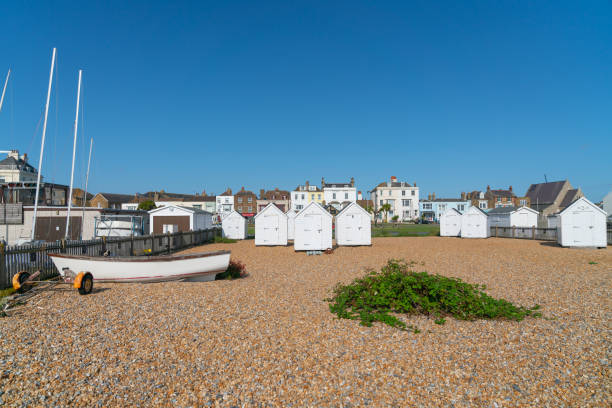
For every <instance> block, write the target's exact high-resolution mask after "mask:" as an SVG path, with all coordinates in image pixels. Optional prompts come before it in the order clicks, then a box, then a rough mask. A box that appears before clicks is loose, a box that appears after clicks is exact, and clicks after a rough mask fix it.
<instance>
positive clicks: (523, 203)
mask: <svg viewBox="0 0 612 408" xmlns="http://www.w3.org/2000/svg"><path fill="white" fill-rule="evenodd" d="M519 203H520V204H521V206H525V205H527V200H520V201H519Z"/></svg>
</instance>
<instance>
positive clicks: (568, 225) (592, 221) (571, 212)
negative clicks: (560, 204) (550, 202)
mask: <svg viewBox="0 0 612 408" xmlns="http://www.w3.org/2000/svg"><path fill="white" fill-rule="evenodd" d="M557 241H558V242H559V244H560V245H561V246H564V247H597V248H604V247H606V246H607V245H608V241H607V236H606V212H605V211H604V210H602V209H601V208H599V207H598V206H596V205H595V204H593V203H592V202H590V201H589V200H587V199H586V198H585V197H581V198H579V199H577V200H576V201H574V202H573V203H572V204H570V205H569V206H568V207H567V208H565V209H564V210H563V211H561V212H560V213H559V215H558V226H557Z"/></svg>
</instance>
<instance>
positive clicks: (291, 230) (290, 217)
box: [285, 210, 297, 240]
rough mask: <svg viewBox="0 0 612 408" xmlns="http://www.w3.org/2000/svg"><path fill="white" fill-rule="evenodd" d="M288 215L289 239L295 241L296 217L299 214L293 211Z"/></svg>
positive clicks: (288, 212)
mask: <svg viewBox="0 0 612 408" xmlns="http://www.w3.org/2000/svg"><path fill="white" fill-rule="evenodd" d="M285 214H286V215H287V239H289V240H293V239H295V216H296V215H297V213H296V212H295V211H293V210H289V211H287V212H286V213H285Z"/></svg>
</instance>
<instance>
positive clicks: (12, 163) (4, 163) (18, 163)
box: [0, 156, 36, 173]
mask: <svg viewBox="0 0 612 408" xmlns="http://www.w3.org/2000/svg"><path fill="white" fill-rule="evenodd" d="M13 167H17V169H19V170H24V171H29V172H31V173H36V169H35V168H34V167H32V166H31V165H30V164H29V163H28V162H26V161H25V160H23V159H22V158H19V160H17V159H15V158H14V157H12V156H9V157H7V158H6V159H3V160H0V168H2V169H4V170H11V169H13Z"/></svg>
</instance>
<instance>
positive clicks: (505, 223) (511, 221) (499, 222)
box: [489, 207, 538, 228]
mask: <svg viewBox="0 0 612 408" xmlns="http://www.w3.org/2000/svg"><path fill="white" fill-rule="evenodd" d="M489 225H490V226H492V227H521V228H532V227H537V226H538V212H537V211H535V210H532V209H531V208H527V207H521V208H518V209H517V210H516V211H513V212H511V213H506V214H489Z"/></svg>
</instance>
